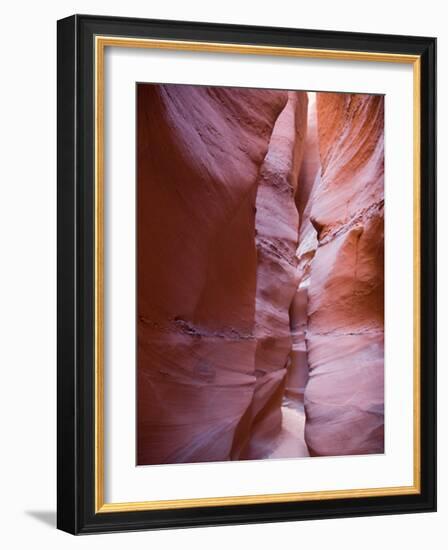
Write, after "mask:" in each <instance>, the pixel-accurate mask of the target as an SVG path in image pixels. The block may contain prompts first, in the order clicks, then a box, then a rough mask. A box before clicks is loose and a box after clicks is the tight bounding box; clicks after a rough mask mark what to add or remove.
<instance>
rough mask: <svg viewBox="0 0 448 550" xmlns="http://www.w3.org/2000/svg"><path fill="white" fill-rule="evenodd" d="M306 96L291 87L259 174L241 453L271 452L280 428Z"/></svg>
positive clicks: (294, 279)
mask: <svg viewBox="0 0 448 550" xmlns="http://www.w3.org/2000/svg"><path fill="white" fill-rule="evenodd" d="M307 104H308V98H307V96H306V94H305V93H303V92H289V99H288V103H287V104H286V106H285V108H284V109H283V111H282V112H281V114H280V116H279V117H278V119H277V121H276V123H275V126H274V129H273V132H272V136H271V140H270V143H269V148H268V152H267V155H266V157H265V159H264V162H263V164H262V166H261V170H260V174H259V178H258V192H257V199H256V216H255V231H256V237H255V243H256V247H257V290H256V306H255V331H254V335H255V339H256V350H255V376H256V385H255V392H254V396H253V399H252V403H251V406H250V408H249V409H248V411H247V415H248V416H249V418H248V419H247V422H248V424H247V432H246V433H247V438H248V440H247V444H246V445H245V446H244V448H243V449H242V453H241V458H247V459H254V458H263V457H265V456H267V455H268V454H269V453H270V452H272V445H273V441H275V437H276V436H277V435H278V433H279V432H280V430H281V424H282V412H281V405H282V400H283V395H284V386H285V377H286V374H287V366H288V362H289V361H290V353H291V328H290V318H289V309H290V306H291V302H292V300H293V297H294V294H295V292H296V289H297V283H298V277H297V258H296V256H295V252H296V249H297V242H298V227H299V216H298V212H297V207H296V205H295V200H294V195H295V191H296V187H297V179H298V175H299V170H300V166H301V163H302V157H303V150H304V143H305V135H306V125H307Z"/></svg>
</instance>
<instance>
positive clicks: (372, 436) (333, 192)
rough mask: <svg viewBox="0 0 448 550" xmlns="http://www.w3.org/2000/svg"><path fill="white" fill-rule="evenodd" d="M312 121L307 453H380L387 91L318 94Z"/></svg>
mask: <svg viewBox="0 0 448 550" xmlns="http://www.w3.org/2000/svg"><path fill="white" fill-rule="evenodd" d="M317 120H318V124H317V126H318V141H319V152H320V161H321V173H320V178H318V179H317V181H316V182H315V185H314V187H313V190H312V192H311V198H310V204H309V207H308V210H309V220H310V222H311V224H312V225H313V227H314V229H315V238H316V239H317V243H316V244H317V247H316V248H315V250H314V251H313V252H312V253H311V255H310V256H309V259H310V261H309V262H308V264H307V265H306V266H305V268H304V269H305V270H308V272H309V290H308V311H307V315H308V325H307V333H306V340H307V353H308V362H309V368H310V375H309V381H308V383H307V386H306V391H305V410H306V425H305V438H306V442H307V444H308V447H309V450H310V453H311V454H312V455H326V456H328V455H347V454H367V453H382V452H383V451H384V299H383V296H384V259H383V249H384V246H383V242H384V228H383V225H384V224H383V219H384V137H383V136H384V134H383V127H384V101H383V97H381V96H371V95H362V94H333V93H318V94H317ZM304 263H305V264H306V263H307V262H306V258H305V262H304Z"/></svg>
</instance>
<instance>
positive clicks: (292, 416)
mask: <svg viewBox="0 0 448 550" xmlns="http://www.w3.org/2000/svg"><path fill="white" fill-rule="evenodd" d="M306 456H309V452H308V447H307V446H306V443H305V410H304V407H303V404H301V403H300V402H297V401H292V400H289V399H285V401H284V403H283V406H282V428H281V431H280V433H279V435H278V436H277V441H276V442H275V444H274V450H273V451H272V453H270V454H269V455H268V456H267V457H266V458H301V457H306Z"/></svg>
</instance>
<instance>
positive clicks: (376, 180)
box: [137, 84, 384, 465]
mask: <svg viewBox="0 0 448 550" xmlns="http://www.w3.org/2000/svg"><path fill="white" fill-rule="evenodd" d="M383 222H384V98H383V97H382V96H373V95H364V94H350V93H333V92H315V93H314V92H313V93H308V92H303V91H278V90H264V89H246V88H222V87H205V86H190V85H173V84H169V85H161V84H139V85H138V86H137V464H139V465H148V464H175V463H194V462H209V461H227V460H253V459H267V458H298V457H308V456H311V457H315V456H342V455H356V454H374V453H383V452H384V259H383V258H384V254H383V251H384V223H383Z"/></svg>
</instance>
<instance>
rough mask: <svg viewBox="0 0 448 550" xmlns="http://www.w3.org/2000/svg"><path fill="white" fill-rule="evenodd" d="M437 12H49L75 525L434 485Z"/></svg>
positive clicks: (240, 517) (196, 516) (118, 523)
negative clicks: (294, 25)
mask: <svg viewBox="0 0 448 550" xmlns="http://www.w3.org/2000/svg"><path fill="white" fill-rule="evenodd" d="M435 56H436V40H435V39H434V38H424V37H409V36H392V35H390V36H389V35H387V36H386V35H374V34H356V33H344V32H333V31H317V30H299V29H284V28H282V29H280V28H265V27H249V26H233V25H220V24H211V23H189V22H179V21H156V20H141V19H127V18H113V17H97V16H88V15H75V16H72V17H69V18H66V19H63V20H61V21H59V22H58V527H59V528H60V529H62V530H64V531H67V532H69V533H73V534H81V533H98V532H108V531H125V530H137V529H158V528H167V527H187V526H202V525H224V524H237V523H255V522H270V521H290V520H303V519H315V518H331V517H349V516H365V515H374V514H397V513H406V512H428V511H434V510H435V508H436V467H435V461H436V453H435V448H436V447H435V438H436V431H435V420H436V418H435V411H436V393H435V381H436V376H435V354H436V343H435V338H436V336H435V335H436V317H435V314H436V307H435V297H436V296H435V295H436V283H435V277H436V269H435V265H436V248H435V224H436V220H435V213H436V209H435V151H436V147H435V74H436V67H435Z"/></svg>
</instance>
